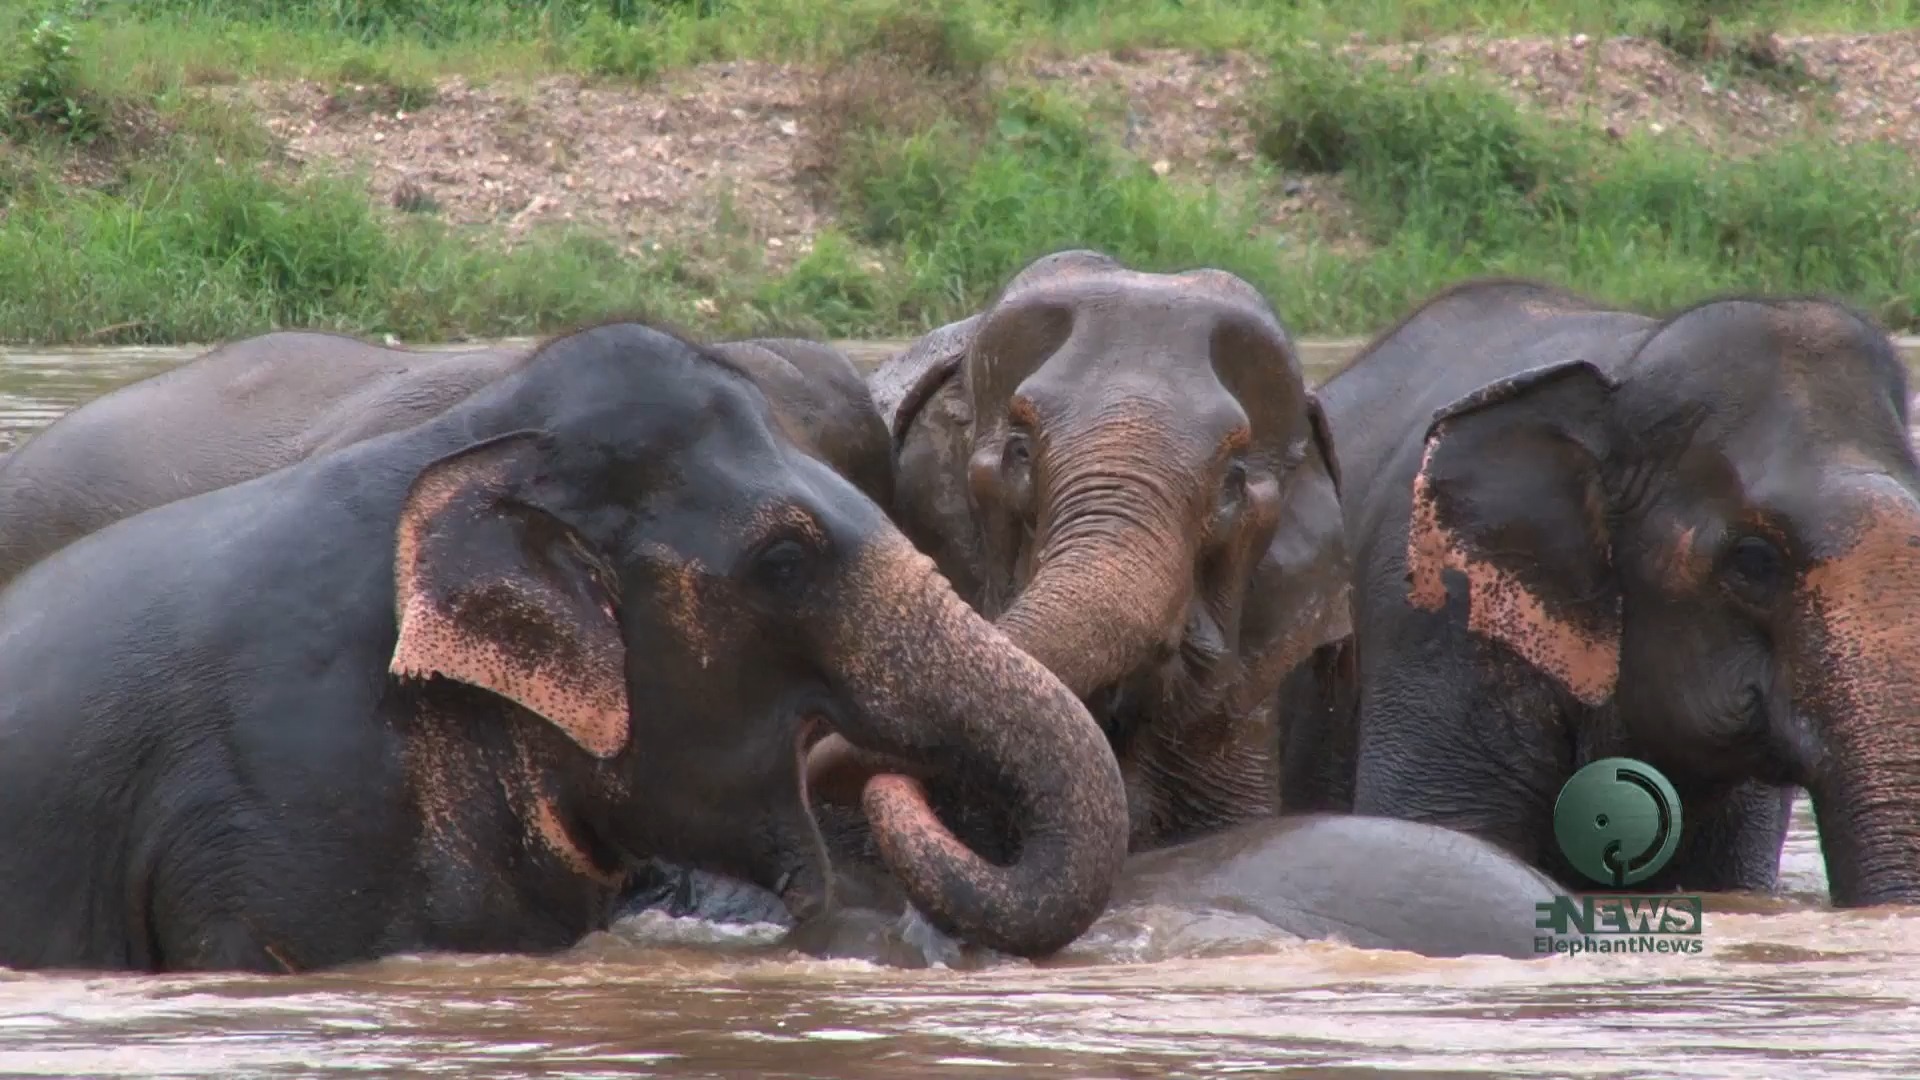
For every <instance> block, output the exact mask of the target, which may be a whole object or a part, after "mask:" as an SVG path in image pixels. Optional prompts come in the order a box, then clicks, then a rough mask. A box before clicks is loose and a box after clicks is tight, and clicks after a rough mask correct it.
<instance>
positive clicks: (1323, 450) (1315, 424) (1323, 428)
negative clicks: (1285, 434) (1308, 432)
mask: <svg viewBox="0 0 1920 1080" xmlns="http://www.w3.org/2000/svg"><path fill="white" fill-rule="evenodd" d="M1307 423H1308V424H1309V425H1310V426H1311V427H1312V428H1313V445H1314V446H1315V448H1317V449H1318V450H1319V451H1320V462H1321V464H1323V465H1325V466H1326V467H1327V479H1329V480H1332V481H1333V493H1334V494H1335V495H1336V496H1340V495H1345V494H1346V493H1345V492H1343V491H1341V490H1340V455H1339V454H1338V453H1337V452H1335V450H1334V446H1333V426H1332V425H1331V424H1329V423H1328V422H1327V410H1326V408H1325V407H1324V406H1322V405H1321V404H1320V396H1319V395H1318V394H1315V393H1314V392H1313V391H1311V390H1309V391H1307Z"/></svg>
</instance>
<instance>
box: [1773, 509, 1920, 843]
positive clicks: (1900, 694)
mask: <svg viewBox="0 0 1920 1080" xmlns="http://www.w3.org/2000/svg"><path fill="white" fill-rule="evenodd" d="M1884 483H1885V486H1886V490H1884V491H1875V492H1871V493H1870V494H1869V495H1868V497H1867V499H1866V501H1865V509H1864V510H1863V512H1862V513H1861V515H1860V516H1859V518H1858V520H1857V521H1856V522H1855V523H1854V524H1853V526H1852V528H1851V529H1850V530H1849V532H1850V535H1848V536H1846V537H1845V538H1844V547H1843V548H1842V552H1841V553H1840V554H1838V555H1834V556H1832V557H1829V558H1827V559H1824V560H1822V561H1821V562H1820V563H1818V564H1817V565H1815V566H1814V567H1813V568H1812V569H1810V570H1809V571H1808V572H1807V574H1806V577H1805V579H1804V581H1803V582H1802V585H1801V593H1800V603H1801V617H1802V618H1806V619H1811V620H1814V621H1815V622H1817V623H1818V624H1819V626H1820V627H1821V631H1822V633H1821V635H1820V637H1821V638H1822V640H1823V641H1824V643H1825V647H1824V649H1823V650H1822V654H1821V655H1820V656H1818V657H1817V658H1815V663H1813V664H1811V665H1806V667H1805V669H1804V670H1803V674H1802V679H1803V682H1805V683H1806V685H1803V686H1802V687H1801V691H1802V692H1803V693H1806V694H1808V695H1810V696H1812V697H1815V698H1818V699H1822V700H1824V701H1825V702H1826V703H1827V704H1828V707H1829V709H1828V711H1830V712H1831V713H1832V714H1833V715H1834V716H1835V717H1837V718H1844V719H1845V720H1846V723H1845V724H1844V726H1843V728H1844V729H1841V728H1836V730H1835V732H1834V737H1833V739H1832V740H1831V741H1830V743H1829V745H1830V747H1831V748H1832V750H1833V751H1834V752H1835V753H1837V754H1839V755H1840V756H1841V757H1843V758H1846V759H1848V760H1846V761H1845V763H1844V764H1837V767H1838V768H1839V769H1840V770H1842V771H1844V772H1846V773H1847V774H1849V776H1850V782H1851V783H1852V784H1853V785H1855V786H1856V787H1858V788H1861V789H1866V788H1871V787H1877V786H1879V785H1881V784H1891V785H1907V784H1910V783H1911V780H1910V776H1911V770H1910V766H1911V764H1912V763H1913V762H1914V761H1915V760H1916V759H1917V758H1920V745H1915V738H1916V732H1915V731H1914V730H1913V728H1912V725H1911V724H1909V723H1905V722H1901V721H1899V719H1898V718H1900V717H1902V716H1904V715H1907V714H1909V713H1910V712H1911V710H1912V708H1913V700H1912V696H1911V695H1912V694H1913V692H1914V690H1915V686H1914V679H1913V678H1912V677H1911V675H1910V674H1909V673H1910V672H1911V669H1912V663H1913V658H1914V657H1915V656H1916V655H1917V654H1920V631H1917V630H1916V627H1915V623H1914V621H1913V613H1912V607H1911V605H1912V598H1913V597H1914V596H1915V595H1916V594H1920V515H1916V512H1915V507H1914V504H1913V501H1912V497H1911V496H1910V495H1908V494H1907V493H1906V492H1905V491H1903V490H1901V489H1899V488H1897V487H1896V486H1895V485H1894V484H1893V483H1892V482H1891V481H1884ZM1887 794H1888V796H1889V798H1888V800H1887V805H1889V806H1894V805H1900V804H1901V802H1900V800H1899V799H1897V798H1892V797H1891V796H1892V795H1893V794H1894V793H1893V792H1891V791H1890V792H1888V793H1887ZM1856 796H1857V797H1861V798H1866V797H1867V796H1868V792H1867V791H1865V790H1861V791H1858V792H1857V793H1856Z"/></svg>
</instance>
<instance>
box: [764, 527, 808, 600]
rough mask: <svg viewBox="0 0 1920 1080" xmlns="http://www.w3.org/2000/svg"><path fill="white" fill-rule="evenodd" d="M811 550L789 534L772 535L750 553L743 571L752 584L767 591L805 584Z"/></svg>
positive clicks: (788, 588) (790, 588) (795, 587)
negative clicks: (757, 549)
mask: <svg viewBox="0 0 1920 1080" xmlns="http://www.w3.org/2000/svg"><path fill="white" fill-rule="evenodd" d="M813 556H814V552H813V549H812V548H810V547H808V546H807V545H806V544H803V543H801V542H800V541H798V540H795V539H793V538H792V537H785V536H782V537H775V538H774V539H772V540H769V541H768V542H767V543H766V544H764V545H763V546H762V547H761V548H760V550H759V551H757V552H755V553H754V556H753V559H752V561H751V563H750V564H749V569H748V571H747V573H748V577H750V578H751V579H752V580H753V582H754V583H755V584H756V585H759V586H760V587H761V588H763V589H767V590H768V591H770V592H787V591H791V590H793V589H797V588H799V587H800V586H801V585H804V584H805V583H806V579H807V576H808V571H809V569H811V567H812V564H813Z"/></svg>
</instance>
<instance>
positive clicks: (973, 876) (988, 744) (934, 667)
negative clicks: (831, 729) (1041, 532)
mask: <svg viewBox="0 0 1920 1080" xmlns="http://www.w3.org/2000/svg"><path fill="white" fill-rule="evenodd" d="M849 593H850V596H849V602H848V604H847V606H846V607H845V608H844V616H843V617H842V618H841V619H838V620H835V628H834V630H832V631H831V633H832V634H834V635H835V636H837V637H838V639H839V640H837V641H832V642H829V643H828V645H829V648H830V649H831V650H832V654H833V655H835V656H838V657H841V658H843V668H842V671H843V678H844V679H846V681H847V689H848V690H849V691H850V696H851V697H852V699H853V700H854V701H856V702H858V703H859V705H860V714H859V715H858V716H854V717H847V718H844V719H843V722H842V723H841V725H840V726H841V729H842V733H843V734H844V735H845V737H846V738H847V739H848V740H849V741H851V742H853V743H854V744H856V745H857V746H860V747H862V748H865V749H868V750H872V751H877V752H879V753H882V754H887V755H892V756H895V757H899V758H902V759H904V760H905V761H907V762H911V763H918V764H931V765H935V766H937V767H938V768H939V769H940V770H941V771H946V770H948V769H952V770H954V771H957V772H959V773H960V774H962V775H966V776H970V777H975V778H978V780H979V781H980V782H982V783H983V784H984V785H986V789H987V790H988V791H991V792H993V793H994V794H995V795H997V796H999V797H1000V798H1002V799H1004V800H1005V801H1006V805H1008V806H1009V807H1010V809H1011V810H1012V813H1013V820H1014V821H1015V822H1016V823H1017V824H1018V827H1019V829H1020V832H1021V837H1020V839H1021V843H1020V854H1019V857H1018V858H1017V860H1016V861H1015V862H1014V863H1013V864H1012V865H1010V866H1005V867H1002V866H997V865H994V864H992V863H990V862H988V861H986V860H984V859H982V858H981V857H980V856H979V855H977V854H975V853H974V852H973V851H971V850H969V849H968V848H967V847H966V846H965V845H964V844H962V843H960V842H959V841H958V840H957V839H955V838H954V837H953V835H952V834H951V833H950V832H949V831H948V830H947V828H946V827H945V826H944V825H943V824H942V823H941V822H940V820H939V819H938V818H937V817H936V816H935V815H934V812H933V810H932V808H931V807H930V806H929V805H928V803H927V799H926V796H925V794H924V792H922V791H921V789H920V787H919V785H918V782H917V781H915V780H912V779H909V778H907V777H904V776H900V775H896V774H883V775H879V776H875V777H873V778H872V779H871V780H869V781H868V782H867V784H866V790H865V799H864V804H865V807H866V810H867V815H868V817H869V818H870V820H871V821H872V824H873V831H874V838H875V840H876V842H877V843H878V846H879V848H880V852H881V855H882V856H883V857H884V858H885V860H886V862H887V864H888V867H889V868H890V869H891V870H892V871H893V873H894V875H895V876H896V877H897V878H898V879H899V881H900V882H901V884H902V886H903V887H904V888H905V890H906V892H907V895H908V896H909V897H910V898H911V899H912V900H913V902H914V904H915V905H916V906H917V907H918V908H919V909H920V910H921V911H922V912H924V913H925V914H926V915H927V917H928V918H929V920H931V921H932V922H933V923H934V925H936V926H938V927H939V928H940V929H941V930H943V931H945V932H947V933H950V934H953V935H955V936H957V937H960V938H962V939H965V940H968V941H972V942H975V943H977V944H981V945H985V946H987V947H990V948H994V949H998V950H1000V951H1002V952H1007V953H1012V954H1015V955H1021V956H1036V955H1042V954H1046V953H1050V952H1053V951H1056V950H1058V949H1060V948H1062V947H1064V946H1065V945H1067V944H1068V943H1070V942H1072V941H1073V940H1074V939H1075V938H1077V937H1079V936H1080V934H1082V933H1083V932H1085V931H1086V929H1087V927H1089V926H1091V925H1092V923H1093V920H1094V919H1096V918H1098V917H1099V915H1100V913H1101V912H1102V911H1103V910H1105V908H1106V904H1107V899H1108V896H1109V894H1110V892H1111V890H1112V888H1113V883H1114V880H1115V878H1116V876H1117V875H1118V874H1119V872H1120V867H1121V863H1122V862H1123V860H1124V859H1125V858H1126V853H1127V807H1126V798H1125V793H1124V790H1123V788H1122V785H1121V779H1120V771H1119V767H1118V765H1117V764H1116V763H1115V761H1114V759H1113V754H1112V753H1111V752H1110V751H1109V750H1108V749H1107V744H1106V741H1105V739H1104V737H1103V736H1102V735H1101V733H1100V730H1099V728H1098V727H1097V726H1095V724H1094V722H1093V718H1092V717H1091V716H1090V715H1089V714H1088V713H1087V710H1086V708H1085V707H1084V706H1083V705H1082V704H1081V703H1080V700H1079V698H1078V697H1077V696H1076V695H1075V694H1073V693H1072V692H1071V691H1070V690H1069V689H1068V688H1067V687H1066V686H1064V685H1062V684H1061V681H1060V680H1059V679H1058V678H1056V677H1055V676H1054V675H1053V674H1051V673H1050V672H1049V671H1048V670H1047V669H1046V668H1045V667H1043V666H1041V665H1040V664H1039V663H1038V662H1036V661H1035V660H1034V659H1033V658H1031V657H1029V656H1027V655H1026V654H1025V653H1023V652H1021V651H1019V650H1018V649H1016V648H1014V647H1013V645H1012V644H1011V643H1010V642H1009V641H1008V640H1007V639H1006V637H1005V636H1004V635H1002V634H1001V633H1000V632H999V631H998V630H996V629H995V628H994V627H993V626H992V625H991V624H989V623H988V622H987V621H986V620H984V619H982V618H981V617H980V616H979V615H977V614H975V613H974V611H973V610H972V609H971V608H969V607H968V606H967V605H966V604H965V603H964V602H963V601H961V599H960V598H959V596H958V595H957V594H955V593H954V591H953V589H952V587H951V586H949V585H948V584H947V582H946V579H944V578H942V577H941V576H940V575H939V573H938V571H937V570H936V569H935V568H934V566H933V563H932V561H931V560H929V559H927V558H926V557H925V556H923V555H921V554H920V553H918V552H917V551H915V550H914V549H913V548H912V546H911V545H910V544H908V543H907V541H906V540H905V539H904V538H902V537H899V536H897V535H894V536H888V537H885V538H883V539H880V540H877V541H875V542H874V543H873V544H872V545H871V546H870V547H869V548H868V549H867V550H866V551H864V552H863V553H862V554H861V555H860V556H859V561H858V565H857V566H856V567H855V568H854V569H853V571H852V574H851V577H850V581H849Z"/></svg>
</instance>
